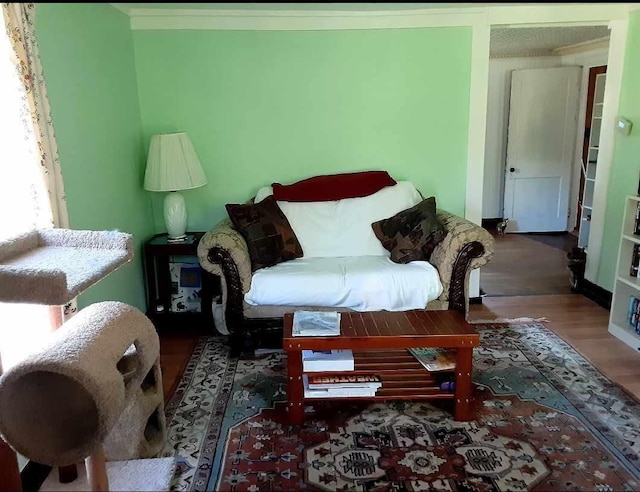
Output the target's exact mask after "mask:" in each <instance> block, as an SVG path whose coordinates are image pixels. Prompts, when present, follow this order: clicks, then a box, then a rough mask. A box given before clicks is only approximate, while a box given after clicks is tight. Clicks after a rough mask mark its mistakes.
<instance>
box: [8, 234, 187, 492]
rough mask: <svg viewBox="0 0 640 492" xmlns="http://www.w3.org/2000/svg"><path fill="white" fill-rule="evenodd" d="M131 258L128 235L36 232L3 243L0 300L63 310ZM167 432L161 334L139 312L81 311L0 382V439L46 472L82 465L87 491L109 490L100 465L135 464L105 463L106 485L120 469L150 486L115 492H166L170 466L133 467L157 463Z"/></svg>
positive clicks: (169, 461)
mask: <svg viewBox="0 0 640 492" xmlns="http://www.w3.org/2000/svg"><path fill="white" fill-rule="evenodd" d="M132 257H133V248H132V237H131V235H129V234H125V233H120V232H114V231H75V230H69V229H47V230H40V231H33V232H30V233H28V234H25V235H22V236H19V237H17V238H14V239H11V240H9V241H5V242H0V301H1V302H21V303H32V304H46V305H64V304H66V303H68V302H69V301H71V300H72V299H74V298H75V297H76V296H77V295H78V294H80V293H81V292H82V291H83V290H85V289H86V288H88V287H90V286H91V285H93V284H95V283H96V282H98V281H99V280H101V279H102V278H104V277H105V276H106V275H108V274H109V273H111V272H113V271H114V270H116V269H117V268H118V267H120V266H121V265H123V264H124V263H126V262H127V261H130V260H131V258H132ZM0 367H1V366H0ZM0 370H1V369H0ZM164 431H165V420H164V399H163V394H162V378H161V373H160V365H159V340H158V336H157V334H156V331H155V329H154V327H153V325H152V323H151V322H150V321H149V319H148V318H147V317H146V316H145V315H144V314H143V313H142V312H140V311H139V310H137V309H135V308H133V307H131V306H127V305H126V304H123V303H120V302H101V303H97V304H93V305H91V306H89V307H87V308H85V309H83V310H82V311H80V313H78V314H77V315H76V316H75V317H73V318H72V319H70V320H69V321H67V322H65V323H64V324H63V325H62V326H61V327H60V329H58V330H57V331H56V332H55V333H54V334H53V335H52V336H51V339H50V340H49V341H48V344H47V345H46V346H45V347H43V348H41V349H40V350H38V351H37V352H36V353H34V354H31V355H30V356H29V357H27V358H26V359H24V360H22V361H21V362H19V363H18V364H16V365H15V366H14V367H12V368H11V369H10V370H8V371H7V372H6V373H5V374H4V375H3V376H2V377H1V378H0V433H1V434H2V436H3V437H4V439H5V441H7V442H8V443H9V444H10V445H11V446H12V447H13V448H14V449H15V450H17V451H18V452H20V453H21V454H23V455H24V456H26V457H28V458H30V459H33V460H35V461H37V462H40V463H43V464H47V465H51V466H58V465H71V464H75V463H77V462H78V461H80V460H82V459H84V460H85V465H86V471H87V480H88V481H89V485H90V487H91V489H92V490H108V489H109V483H108V476H107V464H106V459H110V460H135V461H116V462H114V461H111V462H110V463H109V464H108V465H109V472H110V474H109V475H110V476H111V477H112V478H116V479H117V477H118V466H120V470H121V471H123V470H124V472H123V473H126V474H127V476H128V477H129V478H130V479H131V478H132V477H134V476H135V474H136V470H137V471H138V472H139V473H138V475H140V474H145V475H147V478H150V479H154V480H155V481H154V482H153V483H151V484H150V483H149V481H148V480H147V482H146V483H145V481H144V477H137V478H133V482H135V483H122V482H121V483H120V484H119V488H120V489H128V490H134V489H136V488H139V489H146V490H153V489H155V488H156V487H159V488H160V489H162V488H167V487H168V484H169V482H170V478H171V476H172V475H173V471H174V467H175V463H174V460H173V458H165V459H159V460H137V459H136V458H140V457H150V456H155V455H156V454H157V453H158V452H159V451H160V450H161V449H162V446H163V443H164ZM143 462H147V463H143ZM150 462H155V463H150ZM132 464H133V465H132ZM149 465H151V467H149ZM132 467H133V468H132ZM145 467H146V469H147V470H146V473H145V470H144V468H145ZM150 469H151V470H153V471H152V472H151V476H148V475H149V470H150Z"/></svg>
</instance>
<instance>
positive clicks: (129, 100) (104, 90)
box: [36, 4, 153, 310]
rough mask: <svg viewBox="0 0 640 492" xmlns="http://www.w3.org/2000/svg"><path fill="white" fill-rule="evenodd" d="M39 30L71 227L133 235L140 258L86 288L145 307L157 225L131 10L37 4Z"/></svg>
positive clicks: (87, 298)
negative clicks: (148, 252) (145, 263)
mask: <svg viewBox="0 0 640 492" xmlns="http://www.w3.org/2000/svg"><path fill="white" fill-rule="evenodd" d="M36 14H37V15H36V32H37V36H38V44H39V48H40V56H41V59H42V65H43V68H44V72H45V79H46V82H47V88H48V93H49V99H50V102H51V114H52V119H53V123H54V127H55V132H56V140H57V143H58V151H59V154H60V162H61V166H62V173H63V177H64V184H65V192H66V196H67V206H68V210H69V220H70V227H71V228H73V229H92V230H114V229H116V230H120V231H124V232H128V233H131V234H133V235H134V239H135V244H136V249H135V255H136V256H135V259H134V261H133V262H131V263H130V264H128V265H125V266H124V267H122V268H121V269H119V270H118V271H116V272H115V273H112V274H111V275H109V276H108V277H106V278H105V279H103V280H101V281H100V282H99V283H98V284H96V285H95V286H93V287H91V288H90V289H88V290H87V291H86V292H85V293H84V294H82V295H81V297H80V300H79V303H80V305H81V306H85V305H87V304H90V303H93V302H97V301H102V300H121V301H124V302H127V303H129V304H132V305H134V306H136V307H138V308H140V309H143V310H144V308H145V299H144V283H143V273H142V272H143V270H142V263H141V250H140V243H141V241H143V240H145V239H147V238H148V237H149V236H150V235H151V234H152V233H153V225H152V220H151V205H150V203H151V201H150V198H149V194H148V192H145V191H144V190H143V189H142V176H143V174H144V158H145V151H144V147H143V140H142V133H141V127H140V121H141V120H140V109H139V104H138V92H137V86H136V72H135V63H134V54H133V44H132V37H131V31H130V29H129V18H128V17H127V16H126V15H125V14H123V13H122V12H120V11H118V10H116V9H115V8H113V7H111V6H110V5H108V4H38V5H37V12H36Z"/></svg>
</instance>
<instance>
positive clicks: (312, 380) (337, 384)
mask: <svg viewBox="0 0 640 492" xmlns="http://www.w3.org/2000/svg"><path fill="white" fill-rule="evenodd" d="M360 386H367V387H373V388H379V387H380V386H382V381H381V380H380V376H378V375H376V374H348V375H335V376H319V375H311V374H309V388H312V389H331V388H355V387H360Z"/></svg>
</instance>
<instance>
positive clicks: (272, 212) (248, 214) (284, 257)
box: [225, 196, 303, 271]
mask: <svg viewBox="0 0 640 492" xmlns="http://www.w3.org/2000/svg"><path fill="white" fill-rule="evenodd" d="M225 208H226V209H227V213H228V214H229V218H230V219H231V222H233V225H234V226H235V228H236V229H237V231H238V232H239V233H240V234H241V235H242V237H243V238H244V240H245V241H246V242H247V246H248V248H249V256H250V257H251V269H252V270H254V271H255V270H258V269H259V268H265V267H268V266H273V265H276V264H277V263H280V262H283V261H288V260H293V259H295V258H301V257H302V254H303V253H302V246H300V243H299V242H298V238H297V237H296V235H295V234H294V232H293V229H291V225H290V224H289V221H288V220H287V218H286V217H285V215H284V214H283V213H282V210H280V207H279V206H278V204H277V203H276V201H275V199H274V198H273V196H269V197H267V198H265V199H264V200H262V201H261V202H259V203H255V204H245V205H238V204H229V203H228V204H226V205H225Z"/></svg>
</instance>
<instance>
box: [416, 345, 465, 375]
mask: <svg viewBox="0 0 640 492" xmlns="http://www.w3.org/2000/svg"><path fill="white" fill-rule="evenodd" d="M409 352H411V354H412V355H413V356H414V357H415V358H416V359H418V362H420V364H422V365H423V366H424V368H425V369H426V370H427V371H431V372H436V371H452V370H454V369H455V368H456V351H455V350H447V349H441V348H412V349H409Z"/></svg>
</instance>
